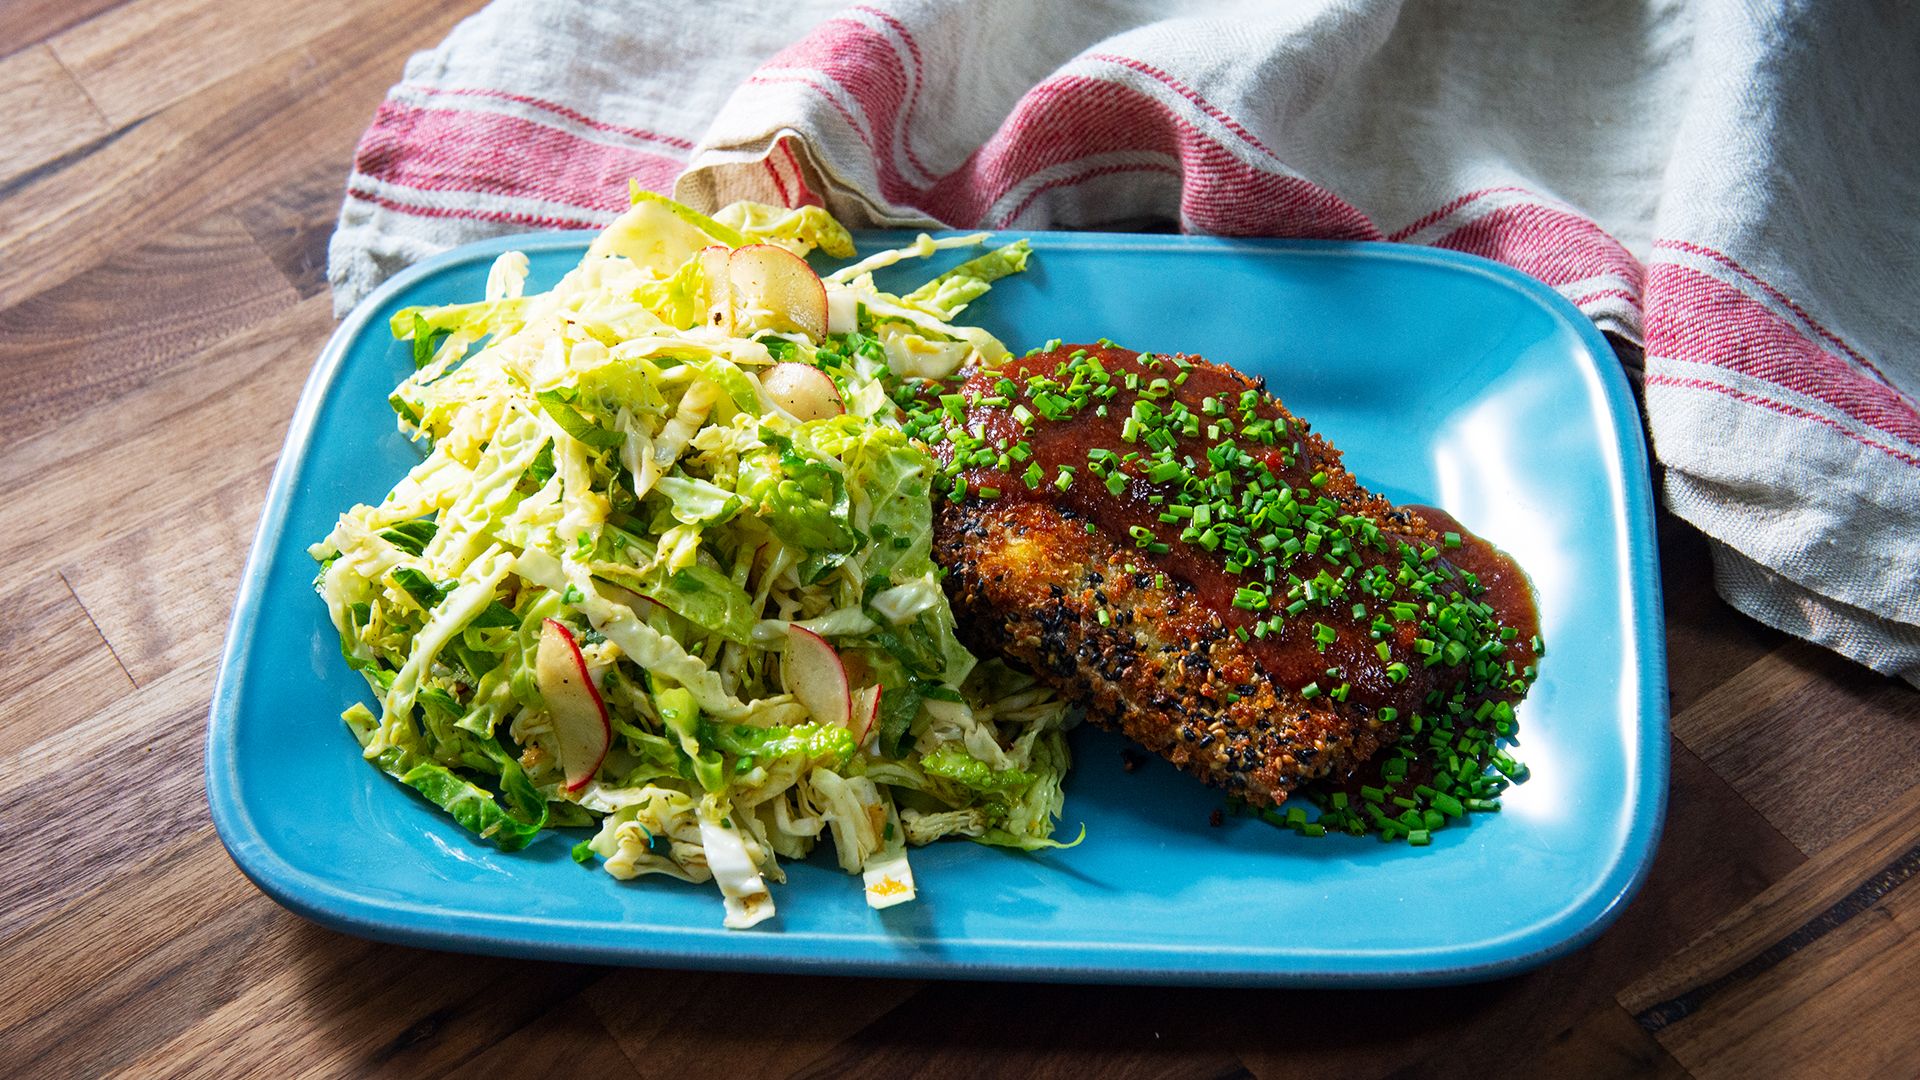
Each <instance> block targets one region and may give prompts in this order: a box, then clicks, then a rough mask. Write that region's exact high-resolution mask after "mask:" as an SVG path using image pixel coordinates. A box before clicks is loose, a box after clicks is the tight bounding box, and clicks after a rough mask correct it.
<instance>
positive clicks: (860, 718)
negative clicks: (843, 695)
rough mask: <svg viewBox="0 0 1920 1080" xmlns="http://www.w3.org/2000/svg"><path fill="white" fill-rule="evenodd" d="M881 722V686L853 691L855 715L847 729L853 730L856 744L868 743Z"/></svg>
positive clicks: (863, 744)
mask: <svg viewBox="0 0 1920 1080" xmlns="http://www.w3.org/2000/svg"><path fill="white" fill-rule="evenodd" d="M879 723H880V687H878V686H868V687H863V688H861V689H859V690H856V691H854V692H853V716H852V717H851V719H850V720H849V722H848V723H847V730H848V731H851V732H853V744H854V745H855V746H865V745H867V740H868V739H871V738H873V729H874V728H875V727H876V726H878V725H879Z"/></svg>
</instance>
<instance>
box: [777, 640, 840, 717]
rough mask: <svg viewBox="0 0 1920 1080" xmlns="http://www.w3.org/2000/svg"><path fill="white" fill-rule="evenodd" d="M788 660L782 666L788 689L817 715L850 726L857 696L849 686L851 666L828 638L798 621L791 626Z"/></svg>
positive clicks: (807, 708) (797, 699)
mask: <svg viewBox="0 0 1920 1080" xmlns="http://www.w3.org/2000/svg"><path fill="white" fill-rule="evenodd" d="M787 631H788V632H787V655H786V663H785V664H784V665H783V666H782V671H783V674H784V675H785V677H786V682H787V692H788V693H790V694H792V695H793V697H794V700H796V701H798V702H799V703H800V704H801V706H803V707H804V708H805V709H806V710H807V712H809V713H811V714H813V719H814V720H815V721H816V722H818V723H822V724H839V725H840V726H841V727H846V726H848V725H847V721H848V720H849V719H850V718H851V717H852V716H853V698H852V696H851V694H850V693H849V691H848V689H847V669H846V667H845V666H844V665H843V664H841V663H840V654H839V653H838V652H835V651H834V648H833V646H831V645H829V644H827V639H826V638H823V637H821V636H820V635H819V634H816V633H814V632H813V631H811V630H809V629H807V628H806V627H804V626H801V625H800V624H798V623H794V624H791V625H789V626H788V628H787Z"/></svg>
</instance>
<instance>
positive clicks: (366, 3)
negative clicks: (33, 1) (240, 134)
mask: <svg viewBox="0 0 1920 1080" xmlns="http://www.w3.org/2000/svg"><path fill="white" fill-rule="evenodd" d="M396 6H397V5H391V4H381V3H379V0H360V2H351V0H349V2H342V0H282V2H280V3H274V4H260V3H253V2H251V0H132V2H131V3H127V4H123V5H121V6H120V7H117V8H115V9H114V10H112V11H109V12H106V13H104V14H102V15H100V16H98V17H97V18H93V19H89V20H87V21H86V22H83V23H81V24H79V25H77V26H74V27H72V28H71V29H69V30H66V31H64V32H62V33H61V34H59V35H57V36H55V37H54V38H53V39H51V41H50V42H49V45H50V46H51V48H52V49H53V52H54V53H55V54H56V55H57V56H59V58H60V60H61V62H62V63H64V64H65V65H66V66H67V68H68V69H69V70H71V71H72V72H73V75H74V78H75V79H76V80H78V82H79V83H80V85H81V86H83V87H85V88H86V90H87V93H88V94H90V95H92V97H93V100H94V101H95V102H97V103H98V104H99V107H100V110H101V111H102V112H103V113H105V114H106V116H107V118H108V120H109V121H111V122H112V123H113V124H114V125H115V126H116V127H117V126H119V125H121V124H126V123H131V122H132V121H135V120H138V119H140V118H142V117H145V116H150V115H152V114H153V113H155V112H158V111H160V110H161V109H164V108H166V107H167V106H169V105H172V104H174V103H176V102H179V101H182V100H185V99H186V98H188V97H190V96H192V95H193V94H194V93H195V92H197V91H200V90H203V89H205V88H207V87H208V86H211V85H213V84H214V83H217V82H219V81H221V80H222V79H225V78H228V77H229V76H231V75H233V74H235V73H237V72H240V71H243V70H245V69H247V68H249V67H252V66H253V65H254V64H255V63H257V62H258V61H259V59H260V56H261V46H262V44H263V43H264V44H270V45H271V46H272V47H274V48H275V49H276V50H279V49H288V48H294V49H298V48H300V47H302V46H304V45H306V44H307V43H308V42H310V41H312V40H314V39H315V38H317V37H320V36H322V35H324V34H325V33H326V32H327V31H329V30H332V29H334V28H336V27H339V26H342V25H345V24H347V23H349V22H350V21H352V20H353V19H354V18H355V16H357V15H360V14H362V13H365V12H369V11H372V10H374V9H376V8H379V7H388V8H394V7H396Z"/></svg>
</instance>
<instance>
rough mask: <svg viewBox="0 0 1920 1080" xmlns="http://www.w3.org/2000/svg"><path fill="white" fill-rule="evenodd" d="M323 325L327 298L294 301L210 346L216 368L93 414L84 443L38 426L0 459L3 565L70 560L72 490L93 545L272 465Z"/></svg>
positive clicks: (180, 375)
mask: <svg viewBox="0 0 1920 1080" xmlns="http://www.w3.org/2000/svg"><path fill="white" fill-rule="evenodd" d="M331 325H332V317H331V315H330V313H329V311H328V308H327V302H326V298H325V297H315V298H314V299H312V300H306V301H302V302H301V303H300V304H298V305H297V306H295V307H293V308H289V309H288V310H286V311H284V312H282V313H280V314H279V315H276V316H274V317H273V318H271V319H269V320H267V321H265V322H263V323H259V324H256V325H255V326H253V327H250V328H248V329H246V330H244V331H242V332H241V333H239V334H237V335H236V336H235V337H234V338H232V339H230V340H227V341H223V342H221V343H219V344H218V345H216V346H215V347H214V348H212V349H210V350H209V354H210V355H218V357H219V362H218V363H214V364H205V365H200V366H196V367H193V368H190V369H186V370H182V371H179V372H176V373H174V374H172V375H169V376H166V377H163V378H161V379H158V380H156V381H155V382H154V383H153V384H152V385H151V386H148V387H144V388H142V389H141V390H139V391H138V392H136V393H132V394H129V395H126V396H125V397H123V398H120V399H118V400H116V401H114V402H113V403H111V404H110V405H109V406H108V407H106V408H103V409H101V410H100V411H99V412H97V413H95V414H93V415H92V416H90V417H89V421H88V423H89V429H88V430H89V435H90V438H89V439H87V440H78V439H74V438H71V437H69V436H68V435H67V434H66V433H65V432H61V431H53V432H47V433H44V434H42V435H40V436H36V437H34V438H31V439H27V440H25V441H24V442H22V443H20V444H18V445H16V446H14V447H12V448H10V449H9V451H8V453H7V454H5V455H0V497H4V498H5V499H6V500H7V505H8V512H9V514H10V516H11V519H12V525H13V528H11V529H10V530H8V532H6V533H5V534H0V560H5V561H6V562H8V563H29V564H44V563H53V562H56V561H58V560H61V559H62V558H64V557H65V556H67V555H68V554H69V553H70V552H71V549H72V547H73V542H72V540H71V538H70V537H71V532H70V530H71V526H72V522H73V515H74V509H75V499H76V496H77V494H78V493H84V494H85V500H86V502H85V506H86V511H87V516H88V520H89V522H90V530H91V533H92V537H93V538H94V539H93V542H94V543H96V544H99V543H109V542H112V541H114V540H116V539H118V538H121V537H125V536H127V535H129V534H132V533H135V532H137V531H139V530H141V529H143V528H147V527H149V526H152V525H154V524H156V523H164V522H166V521H169V520H180V519H184V518H185V517H187V516H189V515H195V514H205V513H206V511H207V507H206V503H207V502H208V500H210V499H217V498H220V497H221V492H222V491H224V490H226V489H227V488H228V487H229V486H230V485H232V484H235V483H237V482H243V481H247V480H249V479H250V478H252V477H255V476H257V475H258V473H259V472H260V470H261V469H262V468H264V467H265V466H267V465H268V464H269V463H271V462H272V461H273V460H274V457H275V455H276V454H277V452H278V447H279V445H280V441H281V438H282V437H283V435H284V434H285V431H286V426H287V420H288V417H290V416H291V415H292V412H293V404H294V401H295V399H296V398H297V397H298V394H299V387H300V384H301V381H302V379H303V378H304V377H305V375H306V372H307V370H308V369H309V368H310V367H311V366H312V364H313V358H314V355H315V353H316V352H317V351H318V349H319V346H320V343H321V342H322V341H324V340H325V338H326V334H327V332H328V330H329V329H330V328H331ZM156 480H158V481H160V482H156Z"/></svg>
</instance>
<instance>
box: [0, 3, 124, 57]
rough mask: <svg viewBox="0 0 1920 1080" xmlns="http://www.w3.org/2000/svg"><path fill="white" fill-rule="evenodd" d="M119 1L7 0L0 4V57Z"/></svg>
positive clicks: (36, 41) (91, 15)
mask: <svg viewBox="0 0 1920 1080" xmlns="http://www.w3.org/2000/svg"><path fill="white" fill-rule="evenodd" d="M120 2H121V0H7V2H6V3H4V4H0V56H5V55H7V54H8V53H13V52H18V51H19V50H21V49H24V48H27V47H28V46H30V45H37V44H39V43H40V42H43V41H45V40H47V39H48V38H50V37H52V36H53V35H55V34H57V33H59V32H60V31H62V30H65V29H66V28H67V27H69V26H74V25H77V24H79V23H82V22H85V21H86V20H88V19H91V18H93V17H94V16H96V15H99V14H100V13H101V12H103V11H108V10H111V9H112V8H113V7H114V6H115V5H117V4H119V3H120Z"/></svg>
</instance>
